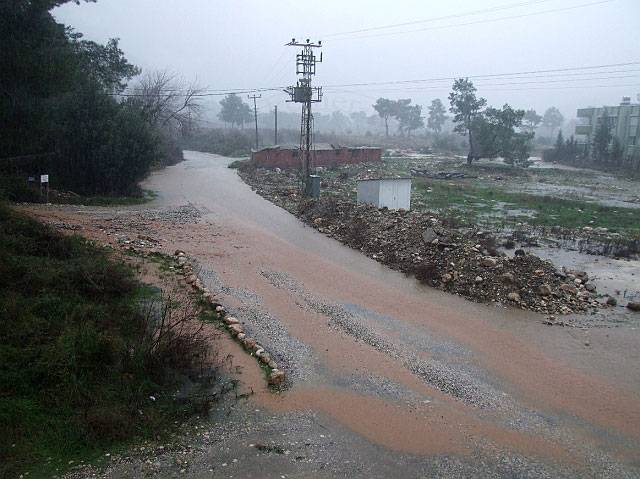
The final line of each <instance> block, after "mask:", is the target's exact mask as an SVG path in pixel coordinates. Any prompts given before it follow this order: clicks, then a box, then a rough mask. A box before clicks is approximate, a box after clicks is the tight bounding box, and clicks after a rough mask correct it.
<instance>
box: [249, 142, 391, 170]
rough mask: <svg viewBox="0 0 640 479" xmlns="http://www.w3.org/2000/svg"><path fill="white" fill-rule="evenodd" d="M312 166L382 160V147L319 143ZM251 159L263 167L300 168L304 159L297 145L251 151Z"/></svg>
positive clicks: (314, 152) (315, 149)
mask: <svg viewBox="0 0 640 479" xmlns="http://www.w3.org/2000/svg"><path fill="white" fill-rule="evenodd" d="M312 158H313V165H312V166H314V167H315V166H324V167H332V166H340V165H349V164H355V163H376V162H380V161H382V150H381V149H380V148H369V147H359V148H347V147H343V146H333V145H328V144H317V145H315V148H314V151H313V157H312ZM251 160H252V161H253V162H254V163H255V164H256V166H258V167H262V168H298V167H299V166H300V165H301V163H302V159H301V158H300V150H299V148H298V147H297V146H271V147H268V148H263V149H261V150H258V151H252V152H251Z"/></svg>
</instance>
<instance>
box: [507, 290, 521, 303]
mask: <svg viewBox="0 0 640 479" xmlns="http://www.w3.org/2000/svg"><path fill="white" fill-rule="evenodd" d="M507 298H508V299H509V301H513V302H514V303H519V302H520V295H519V294H518V293H516V292H513V293H509V294H508V295H507Z"/></svg>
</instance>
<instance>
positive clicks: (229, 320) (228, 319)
mask: <svg viewBox="0 0 640 479" xmlns="http://www.w3.org/2000/svg"><path fill="white" fill-rule="evenodd" d="M224 322H225V323H227V324H229V325H231V324H239V323H240V321H238V320H237V319H236V318H234V317H233V316H226V317H225V318H224Z"/></svg>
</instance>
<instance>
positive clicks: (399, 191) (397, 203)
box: [358, 178, 411, 210]
mask: <svg viewBox="0 0 640 479" xmlns="http://www.w3.org/2000/svg"><path fill="white" fill-rule="evenodd" d="M358 203H365V204H369V205H373V206H375V207H377V208H389V209H390V210H399V209H404V210H409V209H411V178H371V179H366V180H358Z"/></svg>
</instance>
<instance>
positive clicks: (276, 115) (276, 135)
mask: <svg viewBox="0 0 640 479" xmlns="http://www.w3.org/2000/svg"><path fill="white" fill-rule="evenodd" d="M274 109H275V110H274V112H275V121H276V124H275V132H276V134H275V138H274V140H275V141H274V143H273V144H274V145H277V144H278V105H275V106H274Z"/></svg>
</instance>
